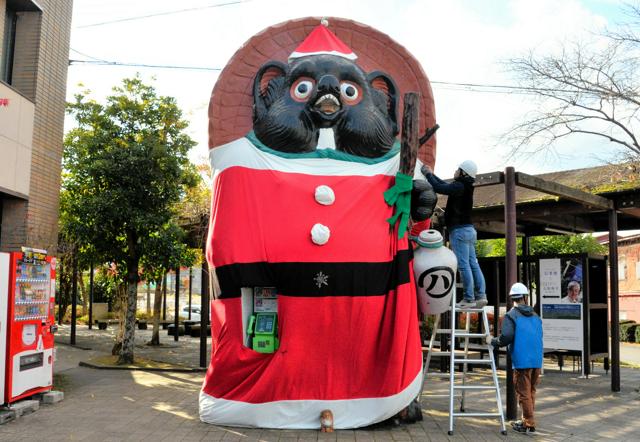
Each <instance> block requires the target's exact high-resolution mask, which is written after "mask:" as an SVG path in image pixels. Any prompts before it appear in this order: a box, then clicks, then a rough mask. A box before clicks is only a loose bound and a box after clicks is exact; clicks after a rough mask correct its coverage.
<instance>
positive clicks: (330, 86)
mask: <svg viewBox="0 0 640 442" xmlns="http://www.w3.org/2000/svg"><path fill="white" fill-rule="evenodd" d="M318 92H320V93H327V92H331V93H333V94H335V95H338V94H339V93H340V82H339V81H338V79H337V78H336V77H334V76H333V75H329V74H327V75H323V76H322V77H320V80H319V81H318Z"/></svg>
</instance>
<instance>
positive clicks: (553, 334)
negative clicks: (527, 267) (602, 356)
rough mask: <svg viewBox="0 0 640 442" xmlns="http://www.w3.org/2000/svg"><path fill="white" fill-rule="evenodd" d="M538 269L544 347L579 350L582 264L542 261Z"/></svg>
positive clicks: (565, 260) (581, 345)
mask: <svg viewBox="0 0 640 442" xmlns="http://www.w3.org/2000/svg"><path fill="white" fill-rule="evenodd" d="M539 269H540V275H539V276H540V300H541V309H540V313H541V315H540V316H541V318H542V326H543V332H544V348H545V349H554V350H578V351H581V350H582V349H583V327H582V261H581V260H580V259H579V258H562V259H559V258H554V259H541V260H540V265H539Z"/></svg>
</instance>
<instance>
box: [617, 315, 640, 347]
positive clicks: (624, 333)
mask: <svg viewBox="0 0 640 442" xmlns="http://www.w3.org/2000/svg"><path fill="white" fill-rule="evenodd" d="M637 326H638V324H636V323H635V322H634V321H630V320H624V321H620V341H622V342H635V341H636V335H635V333H636V328H637Z"/></svg>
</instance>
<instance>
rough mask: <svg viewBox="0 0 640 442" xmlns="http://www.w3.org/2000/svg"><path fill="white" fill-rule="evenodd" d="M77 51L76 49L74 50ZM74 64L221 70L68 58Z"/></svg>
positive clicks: (204, 68)
mask: <svg viewBox="0 0 640 442" xmlns="http://www.w3.org/2000/svg"><path fill="white" fill-rule="evenodd" d="M76 52H77V51H76ZM74 64H76V65H77V64H92V65H97V66H131V67H140V68H156V69H183V70H191V71H221V70H222V68H207V67H203V66H170V65H161V64H142V63H123V62H119V61H106V60H99V59H95V60H73V59H72V60H69V65H70V66H71V65H74Z"/></svg>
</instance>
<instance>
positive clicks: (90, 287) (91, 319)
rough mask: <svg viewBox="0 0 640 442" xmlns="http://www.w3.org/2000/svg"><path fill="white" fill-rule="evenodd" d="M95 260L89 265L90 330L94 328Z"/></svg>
mask: <svg viewBox="0 0 640 442" xmlns="http://www.w3.org/2000/svg"><path fill="white" fill-rule="evenodd" d="M93 270H94V269H93V261H92V262H91V266H89V330H91V329H92V328H93Z"/></svg>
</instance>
